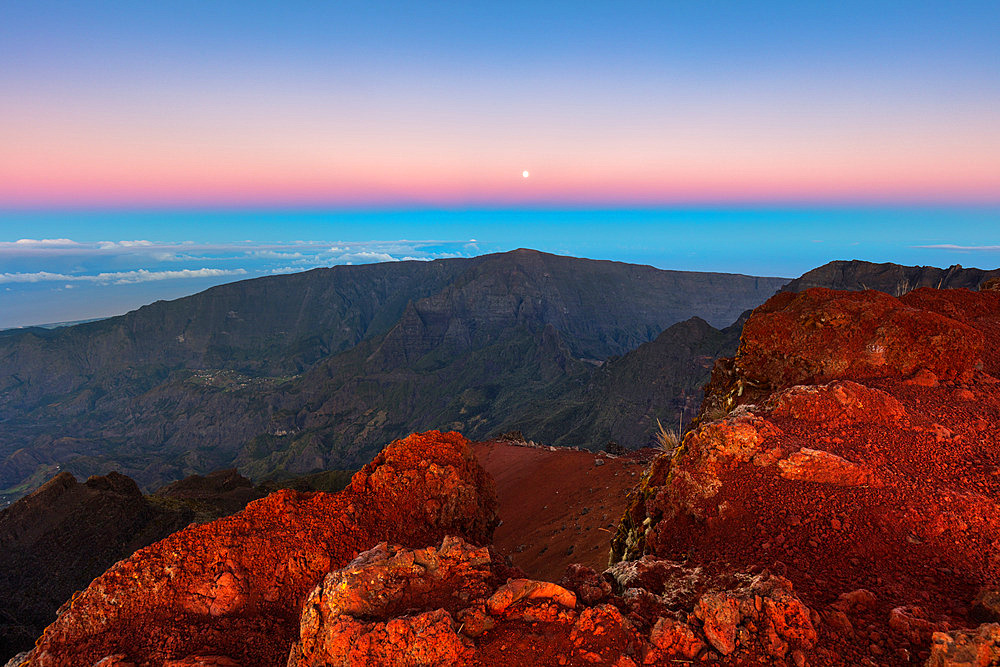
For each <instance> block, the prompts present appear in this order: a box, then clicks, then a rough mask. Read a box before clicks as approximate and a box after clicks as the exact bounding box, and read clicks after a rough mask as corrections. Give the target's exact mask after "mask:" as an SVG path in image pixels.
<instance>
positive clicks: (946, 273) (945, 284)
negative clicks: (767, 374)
mask: <svg viewBox="0 0 1000 667" xmlns="http://www.w3.org/2000/svg"><path fill="white" fill-rule="evenodd" d="M998 276H1000V269H993V270H992V271H984V270H982V269H975V268H970V269H966V268H963V267H962V265H961V264H955V265H953V266H950V267H948V268H947V269H939V268H937V267H934V266H901V265H899V264H891V263H884V264H874V263H872V262H862V261H860V260H857V259H855V260H852V261H849V262H848V261H836V262H830V263H828V264H824V265H823V266H820V267H818V268H815V269H813V270H811V271H808V272H806V273H804V274H802V276H800V277H799V278H796V279H795V280H793V281H791V282H790V283H788V284H787V285H785V286H784V287H783V288H782V289H783V290H784V291H786V292H802V291H804V290H807V289H809V288H810V287H826V288H829V289H837V290H852V291H857V290H866V289H873V290H878V291H879V292H885V293H886V294H892V295H893V296H902V295H904V294H906V293H907V292H910V291H912V290H915V289H917V288H920V287H935V288H937V289H960V288H965V289H971V290H976V289H979V286H980V285H981V284H982V283H983V282H985V281H986V280H989V279H990V278H996V277H998Z"/></svg>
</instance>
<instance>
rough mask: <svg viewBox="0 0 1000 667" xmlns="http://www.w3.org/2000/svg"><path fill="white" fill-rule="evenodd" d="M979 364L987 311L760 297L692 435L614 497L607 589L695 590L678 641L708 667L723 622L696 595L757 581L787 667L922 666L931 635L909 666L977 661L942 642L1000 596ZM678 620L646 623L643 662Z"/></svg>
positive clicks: (722, 635)
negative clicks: (617, 577) (772, 590)
mask: <svg viewBox="0 0 1000 667" xmlns="http://www.w3.org/2000/svg"><path fill="white" fill-rule="evenodd" d="M996 350H1000V294H997V293H976V292H968V291H964V290H941V291H935V290H917V291H916V292H913V293H911V294H909V295H907V296H906V297H903V298H902V299H895V298H893V297H890V296H887V295H884V294H878V293H842V292H833V291H830V290H809V291H808V292H806V293H803V294H799V295H794V294H788V295H778V296H776V297H775V298H774V299H772V300H771V301H769V302H768V303H767V304H765V306H763V307H761V308H760V309H758V310H757V311H756V312H755V313H754V314H753V315H752V316H751V318H750V320H749V321H748V322H747V324H746V327H745V328H744V332H743V341H742V345H741V347H740V350H739V352H738V355H737V357H736V358H735V360H733V361H732V362H729V363H722V364H720V365H718V366H717V368H718V369H719V370H718V373H717V375H716V376H714V377H713V383H712V385H711V386H710V389H709V394H708V395H707V396H706V402H705V405H706V406H708V409H707V410H705V411H704V412H703V414H702V416H701V417H700V420H699V422H698V423H697V424H696V426H695V427H694V429H693V430H692V431H690V432H689V433H687V434H686V435H685V437H684V440H683V442H682V444H681V446H680V447H679V448H678V450H677V451H676V453H675V454H674V455H673V456H672V457H671V458H667V457H663V458H660V459H658V460H656V461H654V463H653V465H652V466H651V467H650V470H649V471H648V473H647V475H646V477H645V478H644V479H643V481H642V483H641V484H640V485H639V487H637V488H636V489H635V490H634V491H633V493H632V494H631V495H630V505H629V508H628V510H627V511H626V513H625V516H624V517H623V520H622V522H621V524H620V526H619V530H618V533H617V534H616V536H615V538H614V542H613V545H612V556H613V559H614V560H619V559H620V560H623V561H624V562H622V563H620V564H616V565H614V566H612V568H611V569H610V570H609V572H611V573H616V572H619V571H623V570H628V569H629V568H633V569H634V568H635V565H634V564H635V563H639V562H642V561H635V560H630V559H636V558H639V557H643V560H645V559H653V560H655V561H657V562H661V563H662V562H664V561H676V562H678V563H683V568H684V569H686V570H688V571H696V570H698V571H700V574H699V576H698V577H696V578H695V579H694V580H693V581H689V582H687V583H685V584H683V585H681V584H679V583H678V584H677V585H678V586H680V587H681V588H682V589H683V590H684V591H685V593H684V595H685V596H686V597H687V598H688V599H689V598H690V597H691V595H692V591H694V594H695V595H697V596H698V606H697V607H696V611H695V616H696V617H697V618H699V619H701V620H702V623H703V627H702V628H701V629H700V631H701V635H699V634H698V633H697V632H694V634H693V636H695V637H700V636H704V637H705V639H706V640H707V642H708V644H709V646H710V648H711V650H714V651H715V652H717V653H719V654H720V655H725V652H726V651H728V650H730V647H735V646H739V637H740V632H739V630H736V631H735V632H734V631H733V627H734V624H736V627H738V623H737V622H736V621H734V619H735V618H736V617H737V616H738V615H739V614H738V613H737V611H738V609H739V607H738V605H736V604H735V603H734V602H733V600H732V599H731V598H729V597H726V596H725V593H726V591H731V590H733V585H732V584H730V585H725V584H724V583H719V584H713V586H714V587H715V588H716V589H717V591H718V594H717V595H716V596H714V597H706V596H705V594H704V592H703V590H704V586H705V582H709V581H718V580H719V579H720V578H724V577H725V576H726V575H727V574H729V575H732V574H733V573H739V572H748V571H749V572H755V571H762V570H764V569H767V570H770V571H771V572H774V573H776V574H778V575H781V576H782V577H784V578H785V579H787V580H788V581H789V582H791V584H792V585H793V586H794V590H795V594H796V596H797V598H798V600H799V601H800V602H801V603H802V604H803V605H804V607H803V609H806V610H811V611H808V614H809V618H810V621H811V623H812V627H813V629H814V630H815V631H816V639H815V642H814V645H813V646H812V647H811V648H809V647H808V646H807V644H808V643H809V642H803V643H801V645H799V646H797V647H796V646H793V645H792V644H791V643H789V651H788V653H787V655H786V659H787V660H790V661H796V662H798V661H800V660H805V661H807V662H809V663H810V664H824V665H825V664H830V665H857V664H865V663H866V662H874V663H876V664H893V665H894V664H904V663H907V662H909V661H911V659H912V660H913V661H923V660H925V659H927V657H928V655H930V654H931V649H932V646H931V640H930V636H931V635H932V633H935V632H941V631H944V630H948V631H949V633H948V634H947V635H935V637H938V639H939V640H940V641H938V643H936V644H934V647H933V651H934V654H933V656H932V662H931V663H928V664H949V665H952V664H954V665H957V664H964V663H962V662H961V661H962V660H966V658H967V656H969V655H972V654H973V653H975V655H976V656H979V657H976V658H975V660H980V661H982V660H986V661H987V662H988V661H989V660H992V659H994V658H993V657H990V656H993V653H992V651H993V650H994V648H993V647H994V646H995V645H994V643H993V641H994V637H997V636H1000V635H997V634H995V631H994V630H991V629H988V628H989V626H983V627H984V628H987V629H980V630H963V631H956V630H955V629H956V628H963V627H970V626H975V624H976V623H978V622H979V621H980V620H982V618H983V616H984V614H985V613H986V612H984V611H983V609H982V604H981V603H979V600H981V599H982V593H981V591H984V590H985V591H989V590H995V588H996V581H997V580H998V579H1000V501H998V498H1000V476H998V475H997V474H996V471H997V470H998V469H1000V392H998V391H997V386H998V382H997V380H996V379H995V378H994V377H992V376H991V375H990V374H991V373H998V372H1000V360H998V359H997V358H995V357H996V354H997V353H996V352H995V351H996ZM931 379H933V381H931ZM720 407H721V408H723V409H724V412H723V413H721V414H720V412H719V411H718V409H719V408H720ZM713 409H714V410H716V412H714V413H713V412H712V410H713ZM725 412H728V414H726V413H725ZM713 418H714V421H713ZM648 579H649V577H648V576H647V581H648ZM665 579H666V580H667V583H666V586H667V588H670V587H671V586H673V585H675V584H673V583H672V582H671V581H669V578H665ZM634 580H635V581H640V580H639V578H638V577H635V578H634ZM646 590H647V591H648V592H654V593H655V595H656V596H660V595H661V594H660V593H659V592H658V591H655V587H648V588H647V589H646ZM977 595H978V597H977ZM622 596H623V597H630V599H635V600H640V599H642V600H645V604H646V607H647V608H652V607H655V604H652V603H654V602H655V601H651V600H649V598H648V597H647V596H644V595H643V594H641V593H635V592H634V593H632V594H631V595H630V596H626V595H625V594H624V593H622ZM977 603H978V605H977ZM637 609H638V607H637ZM643 613H644V615H643V614H639V615H640V616H642V618H644V619H648V618H649V613H647V612H643ZM803 613H805V612H803ZM630 618H633V620H635V617H633V616H630ZM683 621H685V619H684V618H674V620H673V621H671V622H669V623H668V622H664V623H663V624H661V629H660V632H659V634H660V635H662V636H661V637H660V639H659V643H660V644H661V645H666V643H668V640H669V641H671V642H672V641H674V638H675V637H676V641H677V642H678V645H688V646H689V645H690V642H686V640H685V639H684V638H685V637H686V636H687V635H686V634H685V632H684V631H683V629H682V628H681V629H678V628H679V627H680V626H677V623H678V622H683ZM636 622H639V621H638V620H636ZM692 630H695V629H694V628H693V629H692ZM782 641H786V642H787V640H785V639H782ZM773 646H778V647H780V646H781V644H780V643H778V642H775V643H774V644H773ZM795 651H799V653H795ZM678 655H680V653H679V654H678ZM963 656H966V657H963ZM982 656H987V657H985V658H984V657H982ZM934 660H938V662H934ZM941 660H948V661H950V662H941ZM969 660H971V658H970V659H969ZM967 662H968V661H967ZM987 662H981V663H977V662H975V661H974V660H973V661H972V662H968V664H987Z"/></svg>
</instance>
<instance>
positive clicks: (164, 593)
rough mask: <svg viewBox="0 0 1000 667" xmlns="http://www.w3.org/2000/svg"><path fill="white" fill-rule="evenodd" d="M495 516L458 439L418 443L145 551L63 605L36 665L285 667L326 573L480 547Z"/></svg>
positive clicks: (448, 436) (431, 436) (430, 436)
mask: <svg viewBox="0 0 1000 667" xmlns="http://www.w3.org/2000/svg"><path fill="white" fill-rule="evenodd" d="M495 515H496V498H495V493H494V491H493V485H492V481H491V480H490V479H489V478H488V477H487V476H486V474H485V473H484V472H483V470H482V468H480V467H479V465H478V464H477V463H476V461H475V459H474V457H473V455H472V451H471V448H470V446H469V443H468V441H467V440H465V438H463V437H462V436H461V435H459V434H457V433H445V434H442V433H439V432H437V431H430V432H428V433H425V434H422V435H414V436H411V437H409V438H406V439H405V440H400V441H396V442H393V443H392V444H390V445H388V446H387V447H386V448H385V449H384V450H383V451H382V453H381V454H379V456H378V457H376V459H375V460H374V461H372V462H371V463H370V464H368V465H367V466H365V468H364V469H363V470H361V471H360V472H358V473H357V474H356V475H355V476H354V478H353V479H352V481H351V485H350V486H349V487H348V488H347V489H345V490H344V491H343V492H341V493H339V494H335V495H330V494H325V493H312V494H304V493H298V492H294V491H280V492H277V493H274V494H272V495H270V496H268V497H267V498H265V499H263V500H259V501H256V502H254V503H251V504H250V505H249V506H248V507H247V508H246V509H245V510H244V511H242V512H240V513H239V514H237V515H234V516H231V517H227V518H225V519H220V520H218V521H215V522H213V523H210V524H205V525H201V526H194V527H189V528H187V529H185V530H183V531H181V532H179V533H175V534H174V535H172V536H170V537H169V538H167V539H165V540H162V541H161V542H158V543H156V544H154V545H152V546H150V547H147V548H145V549H141V550H140V551H138V552H136V553H135V554H133V555H132V557H131V558H129V559H127V560H124V561H122V562H120V563H118V564H117V565H115V566H114V567H112V568H111V569H110V570H108V571H107V572H106V573H105V574H103V575H102V576H100V577H98V578H97V579H96V580H95V581H94V582H93V583H92V584H91V585H90V586H89V587H88V588H87V589H86V590H85V591H83V592H82V593H80V594H79V595H76V596H74V597H73V599H72V600H71V601H69V602H68V603H66V604H65V605H64V606H63V608H62V609H61V610H60V614H59V618H58V620H56V622H55V623H53V624H52V625H51V626H49V627H48V628H47V629H46V631H45V634H44V635H43V636H42V637H41V638H40V639H39V641H38V646H37V647H36V648H35V650H34V651H33V652H32V655H31V660H32V664H33V665H38V666H39V667H44V666H47V665H52V666H57V665H68V664H80V665H84V664H87V665H89V664H94V663H96V662H98V661H99V660H104V659H109V660H111V661H112V662H109V663H108V664H118V663H114V662H113V661H114V660H118V661H119V663H121V664H122V665H124V664H126V663H129V662H131V663H135V664H148V663H154V664H160V663H161V662H164V661H169V660H182V659H188V658H191V656H216V657H215V658H213V660H215V661H216V662H214V663H211V664H224V663H222V662H219V660H221V659H222V658H225V659H227V660H230V661H235V662H236V663H238V664H253V665H281V664H284V661H285V660H286V658H287V656H288V651H289V648H290V646H291V644H292V642H293V639H294V638H295V634H296V631H297V626H298V618H299V614H300V610H301V608H302V602H303V600H304V599H305V596H306V595H307V594H308V593H309V591H310V590H312V588H313V587H314V586H315V585H316V584H317V583H318V582H319V581H321V580H322V578H323V576H324V575H325V574H326V573H327V572H329V571H330V570H331V569H337V568H340V567H342V566H343V565H345V564H346V563H348V562H350V561H351V560H352V559H353V558H355V557H356V556H357V555H358V554H359V553H360V552H362V551H364V550H367V549H369V548H370V547H371V545H372V544H373V543H377V542H379V541H384V540H391V541H392V542H394V543H399V544H404V545H411V546H419V545H423V544H429V543H435V542H437V541H439V540H441V538H442V537H443V536H444V535H447V534H455V535H462V536H465V537H466V538H468V539H470V540H473V541H475V542H479V543H486V542H488V541H489V538H490V536H491V534H492V531H493V528H494V524H495V521H496V520H495ZM191 659H193V658H191ZM202 662H203V663H204V660H203V661H202ZM183 664H187V663H183ZM191 664H195V663H191ZM199 664H201V663H199ZM205 664H208V663H205Z"/></svg>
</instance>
